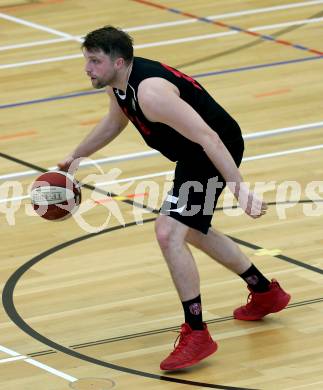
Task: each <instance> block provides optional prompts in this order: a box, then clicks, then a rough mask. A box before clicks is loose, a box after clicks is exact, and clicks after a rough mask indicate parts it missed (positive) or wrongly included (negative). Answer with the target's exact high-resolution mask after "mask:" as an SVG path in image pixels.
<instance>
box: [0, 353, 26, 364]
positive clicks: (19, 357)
mask: <svg viewBox="0 0 323 390" xmlns="http://www.w3.org/2000/svg"><path fill="white" fill-rule="evenodd" d="M23 359H27V356H23V355H19V356H14V357H11V358H7V359H1V360H0V363H11V362H16V361H17V360H23Z"/></svg>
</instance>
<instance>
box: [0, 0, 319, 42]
mask: <svg viewBox="0 0 323 390" xmlns="http://www.w3.org/2000/svg"><path fill="white" fill-rule="evenodd" d="M322 3H323V0H316V1H308V2H305V3H292V4H283V5H279V6H275V7H266V8H256V9H251V10H246V11H238V12H231V13H226V14H222V15H210V16H206V18H207V19H210V20H216V19H227V18H231V17H235V16H246V15H254V14H258V13H267V12H273V11H281V10H285V9H291V8H298V7H307V6H310V5H317V4H322ZM2 15H4V14H2ZM0 17H1V14H0ZM16 19H17V18H16ZM18 20H20V21H22V19H18ZM197 21H198V19H188V20H177V21H175V22H164V23H157V24H148V25H143V26H137V27H130V28H127V27H126V28H124V30H125V31H127V32H134V31H143V30H151V29H156V28H163V27H170V26H178V25H183V24H190V23H195V22H197ZM24 22H25V21H24ZM27 23H30V22H27ZM55 31H57V30H55ZM65 40H78V41H80V42H81V41H82V36H75V35H70V37H66V38H65ZM56 42H60V40H56V39H53V40H46V41H35V42H29V43H23V44H16V45H11V46H2V47H1V46H0V50H10V49H17V48H20V47H21V48H23V47H31V46H36V45H44V44H51V43H56Z"/></svg>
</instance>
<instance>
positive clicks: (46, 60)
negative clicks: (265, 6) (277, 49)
mask: <svg viewBox="0 0 323 390" xmlns="http://www.w3.org/2000/svg"><path fill="white" fill-rule="evenodd" d="M0 15H1V14H0ZM322 20H323V18H313V19H304V20H296V21H293V22H286V23H279V24H271V25H261V26H256V27H251V28H249V29H248V31H250V32H252V33H255V34H256V32H257V31H263V30H267V29H273V28H281V27H289V26H297V25H302V24H309V23H319V22H321V21H322ZM239 32H240V31H236V30H235V31H225V32H220V33H213V34H203V35H195V36H190V37H185V38H177V39H169V40H164V41H159V42H150V43H143V44H139V45H134V49H135V50H139V49H146V48H150V47H159V46H169V45H175V44H179V43H187V42H196V41H201V40H206V39H214V38H220V37H226V36H231V35H235V34H239ZM258 35H259V36H258ZM256 36H257V37H258V38H260V37H262V35H261V34H256ZM265 36H266V35H264V37H265ZM268 37H269V36H268ZM273 40H274V41H275V39H274V38H273ZM55 41H56V40H55ZM79 42H82V40H81V39H80V40H79ZM297 48H298V49H300V50H303V51H304V50H308V49H307V48H306V47H305V46H302V45H297ZM314 52H315V53H316V51H314ZM318 53H320V52H318ZM316 54H317V53H316ZM321 55H322V54H319V55H318V54H317V56H321ZM82 57H83V54H81V53H78V54H69V55H65V56H59V57H49V58H42V59H38V60H30V61H23V62H16V63H12V64H4V65H0V69H11V68H19V67H23V66H29V65H38V64H44V63H49V62H59V61H67V60H71V59H76V58H82Z"/></svg>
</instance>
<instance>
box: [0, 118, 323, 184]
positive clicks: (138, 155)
mask: <svg viewBox="0 0 323 390" xmlns="http://www.w3.org/2000/svg"><path fill="white" fill-rule="evenodd" d="M321 127H323V121H321V122H312V123H305V124H303V125H298V126H289V127H282V128H280V129H273V130H264V131H258V132H254V133H251V134H245V135H243V138H244V139H245V140H253V139H257V138H266V137H271V136H276V135H280V134H284V133H292V132H296V131H301V130H313V129H319V128H321ZM159 154H160V153H159V152H158V151H157V150H146V151H144V152H136V153H129V154H121V155H119V156H114V157H107V158H100V159H97V160H92V161H84V162H81V164H80V168H84V167H88V166H92V165H96V164H110V163H116V162H123V161H128V160H134V159H138V158H145V157H152V156H156V155H159ZM56 169H57V166H53V167H49V168H47V170H48V171H54V170H56ZM37 173H39V172H38V171H35V170H29V171H24V172H16V173H9V174H7V175H2V176H0V180H8V179H14V178H16V179H17V178H19V177H27V176H33V175H35V174H37Z"/></svg>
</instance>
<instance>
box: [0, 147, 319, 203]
mask: <svg viewBox="0 0 323 390" xmlns="http://www.w3.org/2000/svg"><path fill="white" fill-rule="evenodd" d="M320 149H323V144H320V145H312V146H306V147H304V148H297V149H289V150H282V151H280V152H273V153H265V154H258V155H256V156H250V157H245V158H243V159H242V162H248V161H254V160H261V159H264V158H272V157H281V156H287V155H289V154H295V153H302V152H311V151H313V150H320ZM174 172H175V171H174V170H172V171H165V172H156V173H151V174H148V175H143V176H133V177H128V178H125V179H119V180H112V181H106V182H102V183H96V187H103V186H106V185H112V184H117V183H127V182H130V181H136V180H142V179H149V178H152V177H158V176H168V175H171V174H173V173H174ZM29 198H30V196H29V195H24V196H17V197H14V198H8V199H0V204H1V203H7V202H14V201H20V200H23V199H29Z"/></svg>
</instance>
